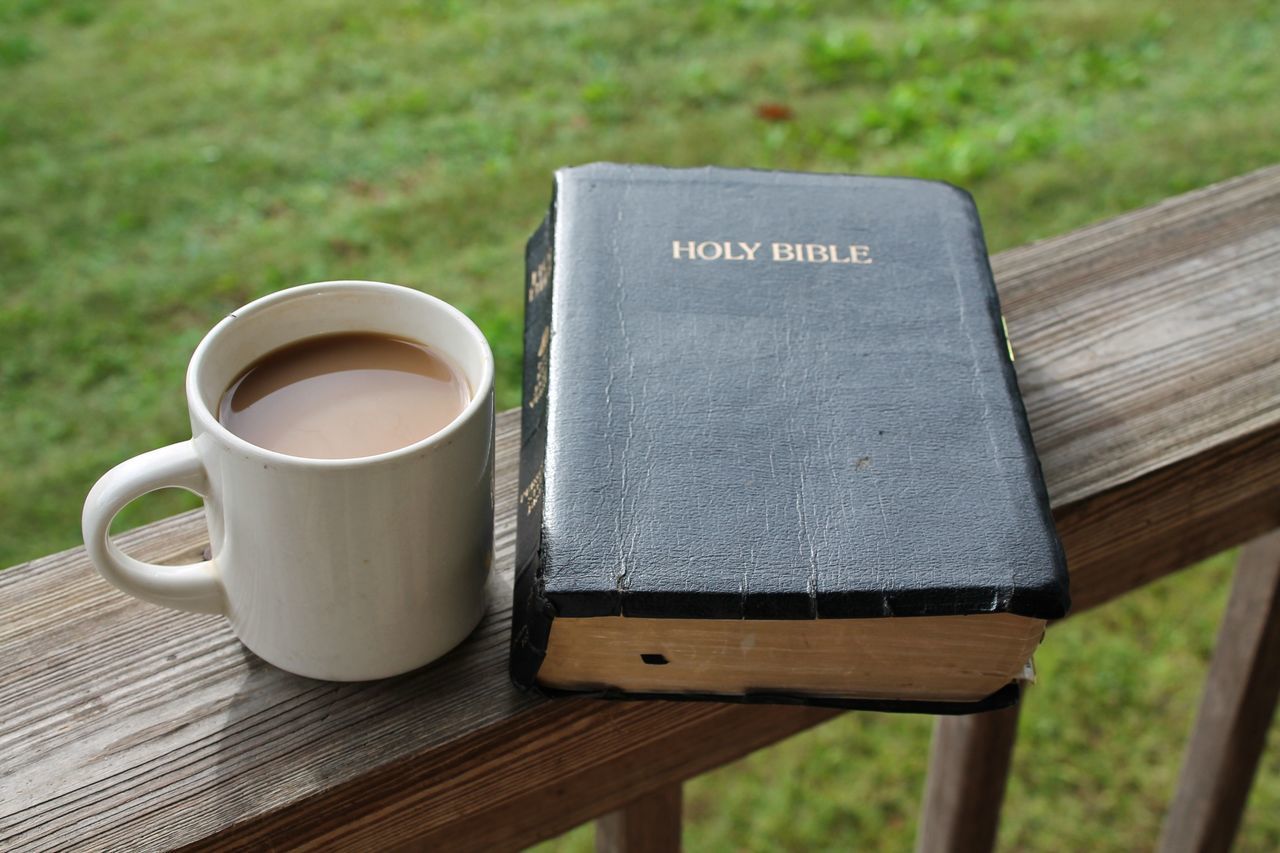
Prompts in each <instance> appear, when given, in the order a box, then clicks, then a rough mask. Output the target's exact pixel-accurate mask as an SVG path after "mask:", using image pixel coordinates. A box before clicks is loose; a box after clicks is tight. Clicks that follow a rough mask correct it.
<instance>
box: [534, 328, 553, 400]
mask: <svg viewBox="0 0 1280 853" xmlns="http://www.w3.org/2000/svg"><path fill="white" fill-rule="evenodd" d="M550 348H551V328H550V327H547V328H544V329H543V330H542V340H540V341H539V342H538V366H537V371H538V374H537V378H536V379H535V380H534V382H533V393H532V394H530V395H529V408H531V409H532V408H533V407H534V406H536V405H538V404H539V403H541V402H542V398H543V396H545V395H546V393H547V378H548V376H550V374H551V362H550V360H549V359H548V358H547V350H549V349H550Z"/></svg>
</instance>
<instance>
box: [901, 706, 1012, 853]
mask: <svg viewBox="0 0 1280 853" xmlns="http://www.w3.org/2000/svg"><path fill="white" fill-rule="evenodd" d="M1019 707H1020V706H1018V705H1015V706H1013V707H1012V708H1003V709H1001V710H999V711H988V712H987V713H985V714H973V715H971V716H968V717H939V718H938V722H937V723H936V724H935V726H934V729H933V746H932V749H931V754H930V757H929V778H928V781H927V782H926V783H925V793H924V806H923V808H922V810H921V813H920V826H919V829H918V830H917V837H916V850H917V851H919V853H986V851H988V850H991V849H993V848H994V847H995V843H996V831H997V830H998V829H999V827H1000V806H1001V804H1002V803H1003V802H1004V789H1005V783H1006V782H1007V781H1008V779H1009V762H1010V760H1011V759H1012V758H1013V744H1014V741H1015V739H1016V738H1017V736H1018V709H1019Z"/></svg>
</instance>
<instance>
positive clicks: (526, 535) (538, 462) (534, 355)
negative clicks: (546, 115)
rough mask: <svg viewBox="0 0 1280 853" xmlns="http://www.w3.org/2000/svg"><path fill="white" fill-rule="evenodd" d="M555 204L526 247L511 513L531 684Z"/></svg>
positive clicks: (548, 615)
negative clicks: (516, 474) (516, 484)
mask: <svg viewBox="0 0 1280 853" xmlns="http://www.w3.org/2000/svg"><path fill="white" fill-rule="evenodd" d="M555 215H556V203H555V199H554V198H553V199H552V202H551V209H550V211H549V212H548V213H547V217H546V218H545V219H544V220H543V221H542V224H541V225H540V226H539V227H538V230H537V231H535V232H534V233H533V236H532V237H530V238H529V242H528V244H527V246H526V247H525V308H524V390H523V394H522V395H521V407H520V408H521V411H520V490H519V493H518V498H517V503H518V506H517V509H516V582H515V593H514V600H513V602H512V617H511V662H510V666H511V678H512V681H514V682H515V683H516V685H517V686H519V687H522V688H525V689H530V688H532V687H533V686H534V680H535V678H536V676H537V672H538V668H539V667H540V666H541V665H542V659H543V657H544V656H545V655H546V650H547V638H548V637H549V636H550V633H551V620H552V618H554V615H555V614H554V611H553V609H552V607H551V605H550V604H549V603H548V602H547V600H546V597H545V595H544V594H543V583H542V577H543V559H544V554H545V549H544V547H543V544H544V543H543V538H542V534H543V528H542V513H543V506H544V504H545V487H544V486H545V472H544V468H543V463H544V460H545V459H546V449H547V405H548V397H549V391H550V389H549V387H548V379H549V377H550V369H549V368H550V357H551V311H552V280H553V278H554V277H555V275H554V274H555Z"/></svg>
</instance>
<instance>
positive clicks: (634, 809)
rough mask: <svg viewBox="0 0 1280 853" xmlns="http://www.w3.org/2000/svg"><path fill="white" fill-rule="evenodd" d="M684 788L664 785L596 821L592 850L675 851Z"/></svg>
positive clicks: (611, 852)
mask: <svg viewBox="0 0 1280 853" xmlns="http://www.w3.org/2000/svg"><path fill="white" fill-rule="evenodd" d="M683 800H684V788H683V786H682V785H680V784H679V783H678V782H677V783H675V784H672V785H664V786H663V787H661V788H659V789H658V790H656V791H652V792H650V793H648V794H645V795H644V796H642V797H639V798H637V799H635V800H632V801H631V802H629V803H627V804H626V805H625V806H623V807H622V808H620V809H618V810H617V811H614V812H610V813H609V814H607V815H605V816H604V817H602V818H600V820H599V821H598V822H597V824H596V853H678V851H679V850H680V827H681V823H680V821H681V811H682V806H683Z"/></svg>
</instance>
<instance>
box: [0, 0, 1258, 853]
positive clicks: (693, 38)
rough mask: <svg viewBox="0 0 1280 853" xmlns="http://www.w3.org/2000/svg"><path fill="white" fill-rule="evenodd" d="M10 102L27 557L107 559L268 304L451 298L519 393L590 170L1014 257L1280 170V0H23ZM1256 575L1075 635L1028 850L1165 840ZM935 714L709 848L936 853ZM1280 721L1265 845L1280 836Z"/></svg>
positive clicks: (690, 805) (1065, 629) (13, 407)
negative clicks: (134, 469) (556, 182)
mask: <svg viewBox="0 0 1280 853" xmlns="http://www.w3.org/2000/svg"><path fill="white" fill-rule="evenodd" d="M0 91H3V95H0V284H2V287H0V566H3V565H9V564H11V563H15V562H18V561H21V560H25V559H29V558H31V557H34V556H38V555H40V554H43V553H47V552H50V551H54V550H58V549H62V548H67V547H71V546H74V545H76V544H77V542H78V537H79V533H78V518H79V508H80V502H81V500H82V498H83V496H84V494H85V492H86V491H87V490H88V488H89V486H90V485H91V483H92V482H93V480H94V479H95V478H96V477H97V476H98V475H99V474H100V473H102V472H103V471H104V470H106V469H107V468H108V467H110V466H111V465H112V464H114V463H116V462H118V461H120V460H122V459H124V458H125V457H128V456H131V455H133V454H136V453H139V452H141V451H143V450H147V449H149V448H152V447H155V446H157V445H160V444H165V443H168V442H173V441H177V440H180V439H182V438H184V437H185V436H187V435H189V432H188V426H187V423H186V415H185V412H184V408H183V395H182V374H183V369H184V366H185V363H186V360H187V358H188V357H189V355H190V353H191V350H192V349H193V348H194V346H195V344H196V342H197V341H198V340H199V338H200V336H201V335H202V334H203V333H204V331H205V330H206V329H207V328H208V327H209V326H211V325H212V324H213V323H214V322H216V321H217V320H218V319H219V318H220V317H221V316H223V315H224V314H226V313H227V312H228V311H230V310H232V309H233V308H235V307H236V306H238V305H241V304H243V303H244V302H247V301H249V300H251V299H253V298H255V297H257V296H260V295H262V294H264V293H267V292H269V291H271V290H275V289H278V288H281V287H285V286H289V285H293V284H300V283H303V282H308V281H317V280H322V279H335V278H372V279H381V280H386V281H394V282H400V283H403V284H408V285H413V286H416V287H420V288H422V289H424V290H427V291H429V292H431V293H434V294H436V295H439V296H441V297H443V298H445V299H447V300H449V301H451V302H453V303H454V304H456V305H458V306H459V307H461V308H462V309H463V310H465V311H466V312H467V313H469V314H470V315H471V316H472V317H473V318H475V319H476V321H477V322H478V323H479V324H480V325H481V326H482V327H483V328H484V330H485V332H486V333H487V334H488V336H489V338H490V340H491V341H492V343H493V347H494V351H495V354H496V356H497V359H498V365H499V374H500V381H499V403H500V405H501V406H502V407H504V408H505V407H508V406H513V405H516V404H517V403H518V396H519V387H518V376H519V370H520V328H521V322H522V315H521V311H522V301H521V276H522V270H521V263H522V261H521V259H522V245H523V241H524V239H525V237H526V236H527V235H528V233H529V232H530V231H531V230H532V229H533V227H534V226H535V225H536V224H537V222H538V220H539V219H540V217H541V215H542V213H543V210H544V207H545V204H546V202H547V199H548V194H549V189H550V175H551V172H552V170H553V169H554V168H555V167H557V166H560V165H565V164H570V163H580V162H587V161H591V160H618V161H634V162H653V163H663V164H669V165H696V164H704V163H718V164H722V165H730V166H755V167H765V168H786V169H805V170H815V171H853V172H868V173H890V174H906V175H915V176H922V177H931V178H943V179H946V180H949V181H952V182H955V183H958V184H961V185H964V186H966V187H968V188H969V189H971V190H972V192H973V193H974V195H975V197H976V198H977V201H978V204H979V207H980V209H981V211H982V214H983V219H984V221H985V224H986V228H987V235H988V238H989V242H990V244H991V247H992V250H993V251H998V250H1000V249H1003V248H1007V247H1010V246H1014V245H1017V244H1020V243H1024V242H1027V241H1029V240H1034V239H1037V238H1041V237H1046V236H1051V235H1054V234H1058V233H1061V232H1064V231H1066V230H1069V229H1071V228H1074V227H1077V226H1080V225H1083V224H1085V223H1088V222H1092V221H1094V220H1097V219H1100V218H1103V217H1106V216H1110V215H1114V214H1116V213H1120V212H1122V211H1125V210H1129V209H1131V208H1134V207H1137V206H1140V205H1143V204H1147V203H1150V202H1154V201H1156V200H1159V199H1161V198H1164V197H1166V196H1169V195H1173V194H1176V193H1179V192H1183V191H1186V190H1189V189H1192V188H1195V187H1199V186H1202V185H1205V184H1208V183H1211V182H1213V181H1217V180H1221V179H1224V178H1228V177H1231V176H1233V175H1237V174H1240V173H1243V172H1246V171H1249V170H1250V169H1254V168H1257V167H1259V166H1262V165H1265V164H1267V163H1270V162H1273V161H1276V160H1280V138H1278V136H1277V128H1280V100H1278V96H1277V93H1280V4H1276V3H1274V2H1261V1H1259V2H1237V3H1234V4H1229V3H1219V2H1214V3H1205V2H1203V0H1194V2H1193V0H1177V1H1176V2H1154V0H1129V2H1125V3H1115V2H1104V1H1103V0H1061V2H1056V3H1031V2H1007V3H998V2H977V0H973V2H959V1H957V2H948V3H924V2H874V3H831V4H819V3H781V2H771V0H737V2H720V3H704V4H700V5H699V4H693V3H688V2H655V0H647V1H646V2H626V3H604V2H579V3H523V4H516V3H507V4H497V3H462V2H457V3H444V2H403V0H401V1H400V2H355V0H325V2H306V3H302V2H294V3H281V4H247V3H233V2H227V0H211V2H203V3H187V2H176V0H170V1H169V2H166V0H117V2H112V3H109V4H106V3H98V2H91V1H90V0H68V2H52V0H6V2H4V3H3V4H2V5H0ZM193 505H194V503H193V502H192V500H191V499H190V498H188V497H187V496H184V495H182V494H181V493H177V492H166V493H162V494H160V495H155V496H150V497H148V498H146V499H144V500H142V501H139V502H138V503H136V504H135V505H134V506H133V507H132V508H131V509H130V510H128V511H127V512H126V513H125V514H124V515H123V516H122V519H121V520H120V521H119V522H118V523H117V526H118V527H130V526H134V525H136V524H139V523H142V522H144V521H147V520H151V519H153V518H156V517H159V516H162V515H165V514H168V513H171V512H175V511H177V510H180V509H185V508H188V507H190V506H193ZM1231 569H1232V558H1231V555H1224V556H1223V557H1220V558H1218V559H1215V560H1212V561H1210V562H1209V563H1207V564H1204V565H1202V566H1198V567H1196V568H1194V569H1193V570H1190V571H1188V572H1184V573H1182V574H1180V575H1178V576H1175V577H1173V578H1170V579H1167V580H1165V581H1162V582H1160V583H1157V584H1155V585H1153V586H1152V587H1150V588H1148V589H1146V590H1143V591H1142V592H1140V593H1138V594H1135V595H1132V596H1130V597H1128V598H1126V599H1125V600H1123V601H1121V602H1118V603H1115V604H1112V605H1110V606H1108V607H1105V608H1102V609H1101V610H1099V611H1097V612H1093V613H1090V614H1087V615H1085V616H1082V617H1080V618H1078V619H1073V620H1070V621H1069V622H1067V623H1066V624H1064V625H1063V626H1061V627H1059V628H1056V629H1055V630H1054V631H1053V634H1052V636H1051V637H1050V639H1049V641H1048V642H1047V643H1046V645H1045V646H1044V648H1043V650H1042V652H1041V654H1040V655H1039V656H1038V659H1037V662H1038V665H1039V669H1040V675H1041V684H1040V685H1039V686H1038V687H1037V688H1036V689H1035V690H1034V691H1033V692H1032V693H1031V695H1030V697H1029V699H1028V700H1027V705H1026V709H1025V712H1024V714H1023V716H1022V723H1021V731H1020V743H1019V748H1018V751H1017V759H1016V767H1015V773H1014V777H1013V779H1012V781H1011V784H1010V791H1009V796H1008V799H1007V802H1006V806H1005V812H1004V821H1003V825H1002V829H1001V835H1000V846H1001V847H1002V848H1003V849H1007V850H1045V851H1060V850H1082V849H1089V850H1103V849H1105V850H1142V849H1148V848H1150V847H1151V846H1152V844H1153V842H1154V838H1155V835H1156V833H1157V831H1158V827H1159V822H1160V818H1161V815H1162V812H1163V809H1164V807H1165V805H1166V804H1167V802H1168V800H1169V798H1170V795H1171V793H1172V790H1173V785H1174V781H1175V778H1176V773H1177V770H1178V765H1179V762H1180V758H1181V751H1182V748H1183V745H1184V743H1185V738H1186V733H1187V730H1188V727H1189V726H1190V723H1191V719H1192V717H1193V715H1194V710H1195V707H1196V703H1197V700H1198V695H1199V689H1200V683H1201V679H1202V678H1203V674H1204V671H1205V665H1206V662H1207V660H1208V657H1209V655H1210V653H1211V650H1212V647H1213V638H1214V634H1215V631H1216V626H1217V622H1218V618H1219V616H1220V614H1221V611H1222V608H1223V605H1224V602H1225V597H1226V590H1227V586H1228V584H1229V581H1230V576H1231ZM930 725H931V720H930V719H928V718H924V717H906V716H886V715H874V714H849V715H845V716H844V717H842V718H840V719H838V720H836V721H834V722H832V723H830V724H828V725H825V726H823V727H821V728H819V729H818V730H815V731H814V732H811V733H809V734H806V735H803V736H800V737H797V738H793V739H792V740H790V741H788V742H786V743H784V744H782V745H779V746H777V747H774V748H772V749H769V750H765V751H762V752H760V753H757V754H756V755H754V756H752V757H751V758H749V759H747V760H746V761H743V762H740V763H739V764H736V765H734V766H731V767H728V768H725V769H723V770H720V771H718V772H715V773H712V774H709V775H708V776H705V777H703V778H701V779H699V780H697V781H695V782H693V783H692V784H691V785H690V786H689V787H688V789H687V813H688V818H689V819H688V822H687V828H686V840H687V842H688V844H689V846H690V849H693V850H743V849H748V850H774V849H815V850H850V849H854V848H855V847H856V848H857V849H866V850H871V849H877V850H878V849H884V850H904V849H908V848H909V847H910V846H911V844H912V840H913V837H914V825H915V819H916V812H917V809H918V806H919V798H920V790H921V785H922V781H923V774H924V770H925V764H926V758H927V744H928V736H929V730H930ZM1278 731H1280V728H1278V727H1275V726H1273V729H1272V738H1271V744H1270V747H1269V749H1268V752H1267V755H1266V757H1265V758H1264V760H1263V764H1262V767H1261V770H1260V772H1259V778H1258V782H1257V784H1256V786H1255V789H1254V793H1253V797H1252V800H1251V806H1250V810H1249V812H1248V814H1247V816H1246V819H1245V825H1244V827H1243V830H1242V836H1241V839H1240V843H1239V849H1243V850H1274V849H1277V848H1280V743H1278V736H1277V732H1278ZM590 846H591V843H590V834H589V830H586V829H583V830H578V831H575V832H574V833H571V834H570V835H568V836H566V837H565V838H563V839H560V840H558V841H556V842H554V843H553V845H552V849H557V850H587V849H590Z"/></svg>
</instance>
